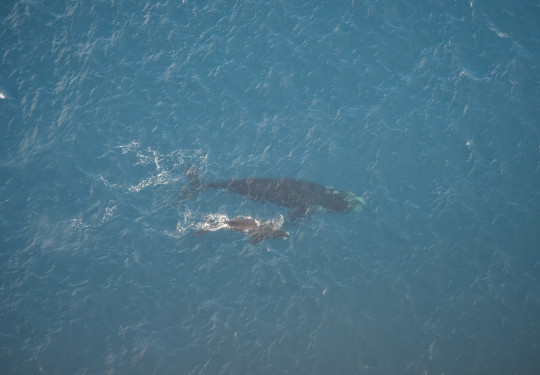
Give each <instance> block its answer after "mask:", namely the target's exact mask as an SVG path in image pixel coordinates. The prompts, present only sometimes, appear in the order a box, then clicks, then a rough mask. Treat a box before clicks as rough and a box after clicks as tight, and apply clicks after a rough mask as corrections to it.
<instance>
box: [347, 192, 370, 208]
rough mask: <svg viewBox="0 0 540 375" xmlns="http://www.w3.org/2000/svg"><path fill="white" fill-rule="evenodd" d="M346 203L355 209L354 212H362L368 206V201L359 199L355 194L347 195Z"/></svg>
mask: <svg viewBox="0 0 540 375" xmlns="http://www.w3.org/2000/svg"><path fill="white" fill-rule="evenodd" d="M345 201H346V202H347V203H348V204H349V205H350V206H351V207H354V209H353V212H360V211H362V210H363V209H364V207H365V206H366V200H365V199H364V198H362V197H357V196H356V195H355V194H354V193H350V192H349V193H347V197H346V198H345Z"/></svg>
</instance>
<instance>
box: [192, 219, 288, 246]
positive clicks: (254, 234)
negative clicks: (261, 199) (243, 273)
mask: <svg viewBox="0 0 540 375" xmlns="http://www.w3.org/2000/svg"><path fill="white" fill-rule="evenodd" d="M282 222H283V217H282V218H281V223H282ZM281 223H277V222H273V221H262V220H259V219H254V218H252V217H250V216H239V217H235V218H232V219H229V218H228V217H227V216H226V215H206V216H205V222H204V223H199V224H198V226H197V227H198V229H199V231H198V232H197V233H195V236H197V237H198V236H202V235H203V234H206V233H208V232H215V231H217V230H221V229H226V230H232V231H234V232H240V233H244V234H246V235H248V236H250V237H251V240H250V241H249V242H250V243H259V242H261V241H262V240H265V239H267V238H280V239H286V238H288V237H289V233H288V232H286V231H284V230H282V229H281Z"/></svg>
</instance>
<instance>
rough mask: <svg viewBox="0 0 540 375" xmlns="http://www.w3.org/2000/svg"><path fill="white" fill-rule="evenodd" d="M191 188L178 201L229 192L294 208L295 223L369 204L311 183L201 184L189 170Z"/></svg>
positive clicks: (252, 180)
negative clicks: (321, 213)
mask: <svg viewBox="0 0 540 375" xmlns="http://www.w3.org/2000/svg"><path fill="white" fill-rule="evenodd" d="M186 174H187V176H188V178H189V181H190V183H189V185H188V186H184V188H183V189H182V191H181V192H180V193H179V194H178V199H180V200H182V199H188V198H192V197H194V196H195V195H197V194H198V193H199V192H200V191H202V190H204V189H206V188H214V189H226V190H228V191H230V192H232V193H236V194H241V195H243V196H244V197H246V198H248V199H252V200H255V201H259V202H271V203H275V204H278V205H280V206H284V207H289V208H291V212H290V217H291V218H292V219H293V220H296V219H298V218H301V217H303V216H306V215H310V214H313V213H315V212H319V211H333V212H351V211H361V210H362V209H363V208H364V206H365V205H366V201H365V200H364V199H363V198H361V197H358V196H356V195H355V194H353V193H347V192H343V191H340V190H335V189H333V188H329V187H325V186H323V185H321V184H318V183H315V182H309V181H302V180H295V179H292V178H287V177H280V178H247V179H230V180H224V181H215V182H206V183H202V182H201V180H200V178H199V174H198V172H197V169H196V168H195V167H194V166H191V165H189V166H188V167H187V168H186Z"/></svg>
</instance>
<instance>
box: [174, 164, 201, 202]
mask: <svg viewBox="0 0 540 375" xmlns="http://www.w3.org/2000/svg"><path fill="white" fill-rule="evenodd" d="M185 172H186V176H187V178H188V179H189V184H188V185H186V186H184V187H182V190H181V191H180V193H178V195H177V196H176V200H177V201H183V200H186V199H192V198H195V197H196V196H197V194H199V192H201V191H202V190H203V189H204V186H203V184H202V183H201V178H200V176H199V172H198V171H197V168H196V167H195V166H194V165H192V164H187V165H186V167H185Z"/></svg>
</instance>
